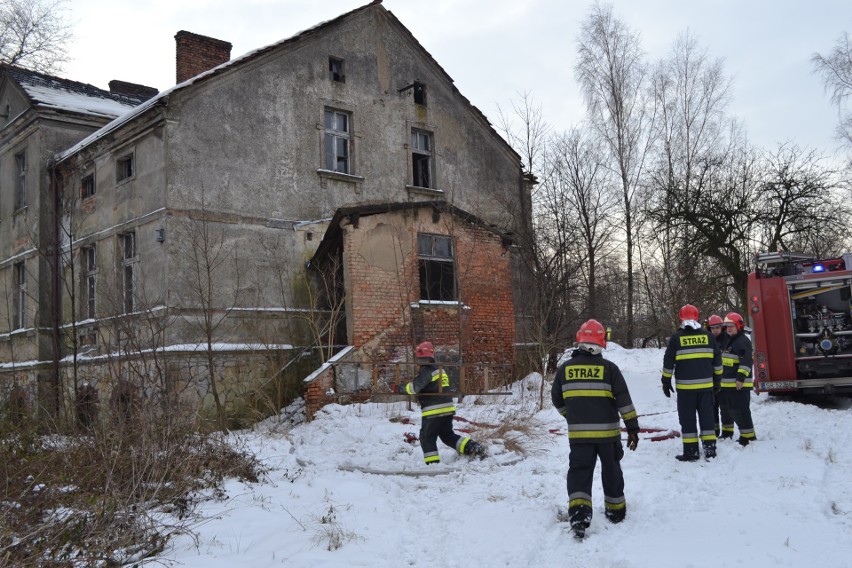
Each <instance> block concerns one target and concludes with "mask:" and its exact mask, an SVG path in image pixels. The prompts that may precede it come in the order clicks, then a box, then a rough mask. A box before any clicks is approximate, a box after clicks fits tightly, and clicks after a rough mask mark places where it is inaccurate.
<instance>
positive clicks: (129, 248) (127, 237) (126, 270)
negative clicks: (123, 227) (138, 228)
mask: <svg viewBox="0 0 852 568" xmlns="http://www.w3.org/2000/svg"><path fill="white" fill-rule="evenodd" d="M119 238H120V239H121V297H122V309H123V313H125V314H130V313H133V312H135V311H136V308H137V305H136V297H137V294H136V288H137V285H138V278H139V275H138V265H139V258H138V256H137V251H136V245H137V242H136V233H135V232H133V231H130V232H127V233H122V234H120V235H119Z"/></svg>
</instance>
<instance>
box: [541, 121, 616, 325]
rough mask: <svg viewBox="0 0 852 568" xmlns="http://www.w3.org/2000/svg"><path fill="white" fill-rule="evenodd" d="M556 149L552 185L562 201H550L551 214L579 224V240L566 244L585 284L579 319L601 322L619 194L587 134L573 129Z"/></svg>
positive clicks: (576, 227) (575, 232)
mask: <svg viewBox="0 0 852 568" xmlns="http://www.w3.org/2000/svg"><path fill="white" fill-rule="evenodd" d="M554 146H555V155H554V157H553V161H554V166H553V170H554V173H553V179H554V184H553V185H554V186H555V187H557V188H558V191H557V195H558V199H556V200H554V201H553V203H552V204H553V205H554V206H555V207H554V210H553V213H554V214H555V215H556V216H558V217H563V216H565V218H566V220H567V219H570V218H574V220H575V230H574V231H571V232H569V234H571V235H572V236H576V240H573V242H568V243H566V244H567V245H568V246H569V247H570V248H569V249H568V250H565V251H564V254H571V253H572V252H573V253H574V254H575V262H576V265H577V267H578V268H579V270H580V273H581V274H582V275H583V277H584V280H585V285H586V302H585V306H584V308H583V309H582V310H581V314H580V315H581V319H585V318H590V317H595V318H603V316H602V315H601V314H600V313H599V308H600V306H599V305H598V293H597V292H598V285H597V274H598V267H599V264H600V263H601V261H602V260H604V259H605V258H606V257H608V256H609V255H610V254H611V253H612V249H613V238H612V237H613V230H614V224H613V222H612V214H613V212H614V210H615V209H616V208H617V206H618V195H617V194H614V193H613V191H612V186H611V179H610V175H609V171H608V170H607V169H606V167H605V156H604V154H603V151H602V149H601V147H600V145H598V144H596V142H595V141H594V139H592V138H591V137H590V136H588V133H587V132H584V131H583V130H581V129H579V128H575V129H573V130H571V131H569V132H568V133H566V134H564V135H562V136H561V137H559V138H557V139H556V140H555V142H554ZM557 210H560V211H559V212H557ZM561 210H564V213H562V212H561ZM561 230H565V227H564V226H563V227H562V229H561Z"/></svg>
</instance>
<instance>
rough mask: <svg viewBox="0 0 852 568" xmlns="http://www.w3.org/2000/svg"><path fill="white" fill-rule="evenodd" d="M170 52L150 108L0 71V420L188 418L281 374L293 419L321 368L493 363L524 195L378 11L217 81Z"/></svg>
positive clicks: (321, 391)
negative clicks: (108, 403)
mask: <svg viewBox="0 0 852 568" xmlns="http://www.w3.org/2000/svg"><path fill="white" fill-rule="evenodd" d="M175 39H176V62H177V66H176V67H177V77H176V85H175V86H174V87H172V88H170V89H167V90H165V91H163V92H159V93H157V92H156V91H154V90H151V89H148V88H146V87H143V86H140V85H134V84H132V83H124V82H120V81H115V82H112V83H111V91H110V92H107V91H101V90H100V89H97V88H94V87H92V86H90V85H83V84H80V83H75V82H73V81H68V80H64V79H60V78H56V77H49V76H44V75H41V74H38V73H34V72H30V71H27V70H22V69H18V68H13V67H8V66H7V67H4V68H2V70H0V74H2V76H1V77H0V108H5V112H6V115H5V116H3V117H2V122H0V124H2V130H0V136H2V137H1V138H0V282H2V292H3V301H2V302H0V386H1V387H2V396H3V399H4V400H6V401H9V400H14V401H15V404H17V405H18V406H19V407H20V406H26V405H30V407H31V408H32V407H35V406H39V407H42V408H46V409H47V410H48V411H50V412H56V411H58V409H59V408H60V407H61V405H60V404H59V401H60V400H62V399H63V397H66V398H68V397H71V399H73V397H74V396H75V395H77V394H78V393H79V392H80V389H81V388H83V387H84V386H85V388H88V389H91V388H94V389H95V391H96V392H97V393H98V394H99V396H100V400H101V401H104V400H107V399H109V397H111V396H112V397H114V393H116V392H119V393H123V394H124V396H130V395H131V394H133V395H138V394H141V393H148V394H150V393H155V392H156V391H157V390H158V389H162V391H163V392H168V393H171V394H175V395H177V396H179V397H181V398H183V399H185V400H187V401H195V402H196V403H198V402H201V404H202V408H204V407H209V406H210V405H211V404H212V402H211V394H212V393H211V382H212V381H211V379H212V380H213V381H215V383H216V384H218V385H219V388H220V389H222V390H221V394H222V396H224V398H225V399H227V400H228V401H234V400H238V399H241V398H243V399H244V398H246V397H248V398H251V397H252V396H256V395H257V394H258V392H259V391H260V390H262V389H263V388H265V387H266V386H268V385H269V383H270V381H273V380H275V379H277V378H280V377H282V376H284V375H286V374H293V373H296V374H297V375H298V376H301V377H302V378H304V377H309V376H310V379H309V380H310V381H312V382H313V383H316V384H315V385H314V388H313V389H311V388H309V389H308V392H309V393H313V394H312V396H313V397H314V398H313V399H312V401H311V402H310V403H309V407H310V408H309V411H310V410H311V408H313V409H315V408H316V407H317V406H318V405H321V404H323V403H324V402H325V401H326V400H327V399H325V398H323V397H324V396H326V395H325V393H326V392H330V391H329V388H330V387H333V386H334V385H335V384H336V383H335V381H336V380H338V379H336V378H335V376H334V373H333V369H332V370H331V371H323V372H313V373H312V371H314V370H315V369H317V368H318V367H319V363H320V362H321V361H322V360H324V359H326V358H327V357H329V356H331V355H332V354H333V353H335V352H338V353H339V352H340V349H341V348H343V347H346V349H345V350H344V351H345V353H346V355H345V356H346V357H347V358H349V359H350V360H353V361H388V360H390V361H410V360H411V350H412V346H413V344H414V342H415V341H418V340H421V339H429V340H431V341H433V342H434V343H435V344H436V347H437V348H438V350H443V351H445V352H447V353H453V354H454V356H455V357H457V358H460V359H463V360H464V361H465V363H478V362H481V363H499V364H507V365H511V364H513V363H514V362H515V357H516V346H517V345H519V344H522V343H524V341H525V339H524V338H523V337H521V336H522V333H521V330H522V329H523V327H524V326H523V325H520V324H519V323H518V322H522V321H523V319H524V315H523V313H522V312H523V310H522V309H521V308H522V306H523V303H522V299H523V293H524V288H525V286H524V285H523V282H525V272H524V269H523V263H522V262H521V258H520V254H519V248H518V245H519V243H520V242H522V239H520V238H519V236H520V235H524V234H526V232H527V231H529V226H530V223H531V220H530V216H531V213H530V187H529V181H528V178H527V177H525V176H524V173H523V172H522V169H521V165H520V157H519V156H518V155H517V154H516V153H515V152H513V151H512V149H511V148H510V147H509V146H508V145H507V143H506V142H505V141H504V140H503V139H502V138H501V137H500V136H499V135H498V134H497V133H496V132H495V131H494V129H493V128H492V127H491V125H490V124H489V122H488V121H487V119H486V118H485V117H484V116H483V115H482V113H481V112H480V111H478V110H477V109H476V108H475V107H474V106H473V105H471V104H470V102H469V101H468V100H467V99H466V98H465V97H464V96H463V95H461V94H460V93H459V92H458V90H457V89H456V88H455V86H454V84H453V81H452V79H451V78H450V77H449V76H448V75H447V74H446V72H445V71H444V70H443V69H442V68H441V66H440V65H439V64H438V63H437V62H436V61H435V60H434V59H433V58H432V57H431V56H430V55H429V53H428V52H426V51H425V50H424V49H423V47H422V46H421V45H420V44H419V43H418V42H417V40H416V39H415V38H414V37H413V36H412V35H411V33H410V32H409V31H408V30H407V29H406V28H405V26H404V25H402V23H401V22H400V21H399V20H398V19H397V18H396V17H395V16H394V15H393V14H392V13H391V12H389V11H388V10H386V9H385V8H384V7H383V6H382V5H381V2H380V1H376V2H372V3H370V4H367V5H365V6H362V7H360V8H357V9H355V10H352V11H350V12H348V13H346V14H343V15H341V16H338V17H336V18H334V19H332V20H329V21H326V22H324V23H321V24H319V25H317V26H315V27H313V28H310V29H308V30H306V31H304V32H301V33H299V34H297V35H295V36H293V37H290V38H288V39H285V40H282V41H280V42H278V43H275V44H272V45H269V46H266V47H263V48H260V49H257V50H255V51H252V52H250V53H248V54H246V55H244V56H242V57H239V58H236V59H231V58H230V50H231V45H230V44H228V43H227V42H224V41H221V40H218V39H213V38H208V37H204V36H199V35H196V34H192V33H188V32H179V33H178V34H177V35H176V36H175ZM113 83H114V84H113ZM113 87H114V88H113ZM527 290H528V287H527ZM528 295H529V292H528V291H527V296H528ZM347 346H348V347H347ZM323 347H325V349H323V351H322V357H321V358H318V357H317V355H318V353H319V352H320V351H319V349H320V348H323ZM75 390H76V393H75ZM134 393H135V394H134ZM213 394H215V393H213ZM217 402H218V401H217Z"/></svg>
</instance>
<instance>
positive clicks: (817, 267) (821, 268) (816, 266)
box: [813, 264, 825, 272]
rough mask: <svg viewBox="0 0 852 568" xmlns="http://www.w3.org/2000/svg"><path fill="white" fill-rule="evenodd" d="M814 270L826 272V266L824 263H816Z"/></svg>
mask: <svg viewBox="0 0 852 568" xmlns="http://www.w3.org/2000/svg"><path fill="white" fill-rule="evenodd" d="M813 271H814V272H825V266H823V265H822V264H814V267H813Z"/></svg>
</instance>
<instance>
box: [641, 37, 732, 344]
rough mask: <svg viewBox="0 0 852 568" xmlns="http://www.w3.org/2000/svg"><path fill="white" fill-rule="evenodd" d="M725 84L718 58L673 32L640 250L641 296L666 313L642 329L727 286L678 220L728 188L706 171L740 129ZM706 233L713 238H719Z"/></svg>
mask: <svg viewBox="0 0 852 568" xmlns="http://www.w3.org/2000/svg"><path fill="white" fill-rule="evenodd" d="M730 83H731V82H730V79H728V78H727V77H726V76H725V74H724V70H723V64H722V60H721V59H715V60H713V59H711V58H710V57H709V55H708V53H707V51H706V50H704V49H701V48H700V47H699V46H698V43H697V42H696V41H695V39H694V38H693V37H692V36H690V35H689V34H688V33H684V34H682V35H681V36H679V37H678V39H677V40H676V42H675V43H674V45H673V48H672V50H671V53H670V54H669V56H667V57H666V58H664V59H663V60H661V61H660V62H659V63H658V64H657V66H656V69H655V71H654V74H653V79H652V85H653V93H654V98H655V101H656V108H657V119H656V121H655V129H654V140H655V146H654V153H653V161H652V164H651V166H650V167H649V175H648V186H647V191H648V195H647V198H646V199H645V200H644V202H645V203H646V204H647V205H646V207H647V216H648V218H649V219H650V220H651V221H652V223H651V225H650V226H649V227H647V229H646V230H645V231H644V237H645V243H646V244H647V249H646V251H645V252H646V253H647V254H645V255H644V256H643V259H644V261H645V262H646V263H649V264H650V265H651V266H643V274H644V283H645V285H646V290H645V294H646V297H647V299H648V301H650V302H652V303H653V304H655V309H653V310H652V313H654V314H660V313H664V314H667V317H662V318H660V320H659V321H657V322H654V324H653V325H652V326H651V327H650V329H647V330H646V331H645V333H646V334H649V335H653V334H656V333H659V330H660V329H670V328H671V325H673V324H674V325H676V324H677V319H676V315H675V314H674V310H675V309H677V307H678V306H681V305H683V304H684V303H686V302H689V303H694V304H696V305H699V306H701V305H702V304H704V305H708V306H709V305H718V302H719V299H720V298H719V294H718V293H717V292H718V290H719V289H720V288H724V286H725V280H724V279H720V278H719V277H718V275H714V274H713V273H712V272H711V271H710V270H708V267H709V268H711V269H718V263H716V262H713V261H712V260H711V259H712V256H710V255H703V256H700V257H696V256H695V254H696V246H695V244H696V242H700V241H702V239H704V238H705V237H703V236H702V233H701V231H700V229H699V228H697V227H695V226H693V225H691V224H690V223H684V222H683V219H684V217H689V218H696V219H698V218H700V219H703V214H702V216H698V217H696V216H695V215H694V213H695V212H694V211H692V210H691V209H690V208H693V207H702V206H704V205H705V204H706V203H707V202H708V200H707V199H705V197H706V195H707V194H708V193H717V192H721V191H723V189H724V188H725V186H724V185H719V184H715V183H712V182H714V180H716V176H714V175H708V173H710V172H711V170H713V169H714V168H716V167H719V166H721V165H722V164H724V163H725V162H724V159H723V156H724V155H725V149H726V146H727V144H728V140H727V139H726V137H727V136H728V135H731V136H735V137H736V136H737V135H738V130H737V129H736V128H734V129H731V128H728V127H727V126H728V125H729V123H728V120H727V118H726V112H725V110H726V107H727V102H728V93H729V89H730ZM709 202H711V203H712V202H713V200H712V199H710V200H709ZM706 213H710V212H709V211H708V212H706ZM711 234H712V235H714V238H716V239H720V238H723V237H724V235H723V234H716V233H715V232H712V231H711ZM712 247H718V242H717V243H716V244H713V245H710V244H708V248H712ZM654 265H656V267H657V268H664V269H655V268H654ZM647 337H648V335H646V339H647Z"/></svg>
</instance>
